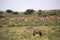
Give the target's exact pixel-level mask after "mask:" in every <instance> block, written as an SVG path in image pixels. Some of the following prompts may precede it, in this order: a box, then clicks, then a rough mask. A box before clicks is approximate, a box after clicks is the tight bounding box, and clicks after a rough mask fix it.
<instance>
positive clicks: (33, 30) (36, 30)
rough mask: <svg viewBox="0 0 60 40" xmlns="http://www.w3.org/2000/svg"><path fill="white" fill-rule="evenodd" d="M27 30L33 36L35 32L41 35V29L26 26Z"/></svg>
mask: <svg viewBox="0 0 60 40" xmlns="http://www.w3.org/2000/svg"><path fill="white" fill-rule="evenodd" d="M28 30H29V31H30V32H31V33H32V34H33V36H35V34H39V36H41V37H42V30H39V29H34V28H32V27H30V28H28Z"/></svg>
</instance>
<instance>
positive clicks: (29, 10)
mask: <svg viewBox="0 0 60 40" xmlns="http://www.w3.org/2000/svg"><path fill="white" fill-rule="evenodd" d="M34 11H35V10H33V9H27V10H26V12H24V14H32V13H33V12H34Z"/></svg>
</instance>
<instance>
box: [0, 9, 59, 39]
mask: <svg viewBox="0 0 60 40" xmlns="http://www.w3.org/2000/svg"><path fill="white" fill-rule="evenodd" d="M55 13H56V14H55ZM1 15H2V16H4V17H5V18H0V40H60V10H58V11H56V12H55V10H54V11H53V10H47V11H45V10H44V11H43V12H42V14H41V15H38V12H34V13H32V14H29V15H25V14H24V12H18V14H13V13H7V12H3V14H1V13H0V17H1ZM30 26H32V27H33V28H35V29H40V30H42V33H43V35H42V37H40V36H39V35H38V34H36V36H33V35H32V33H31V32H30V31H29V30H27V28H28V27H30Z"/></svg>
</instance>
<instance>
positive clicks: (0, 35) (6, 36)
mask: <svg viewBox="0 0 60 40" xmlns="http://www.w3.org/2000/svg"><path fill="white" fill-rule="evenodd" d="M27 28H28V27H7V28H0V40H60V34H59V33H60V31H59V30H60V27H59V26H53V27H52V26H39V27H38V26H37V27H34V28H36V29H40V30H42V31H43V36H42V37H40V36H39V35H38V34H36V36H33V35H32V33H31V32H30V31H28V30H27Z"/></svg>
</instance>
